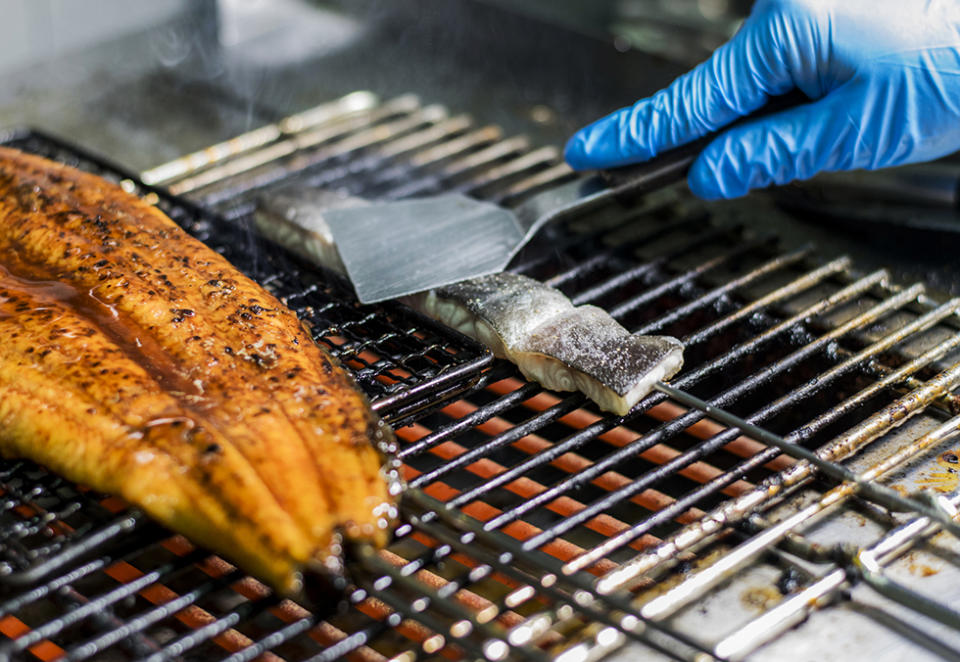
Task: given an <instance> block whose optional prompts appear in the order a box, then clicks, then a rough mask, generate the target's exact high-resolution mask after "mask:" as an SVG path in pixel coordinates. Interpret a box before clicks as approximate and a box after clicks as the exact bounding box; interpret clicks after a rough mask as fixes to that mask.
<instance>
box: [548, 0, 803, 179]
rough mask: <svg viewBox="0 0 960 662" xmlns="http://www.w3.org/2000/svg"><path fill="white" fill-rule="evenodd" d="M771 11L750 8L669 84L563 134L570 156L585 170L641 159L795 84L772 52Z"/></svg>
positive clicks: (691, 137) (713, 127)
mask: <svg viewBox="0 0 960 662" xmlns="http://www.w3.org/2000/svg"><path fill="white" fill-rule="evenodd" d="M769 17H770V15H769V13H763V14H761V15H755V16H751V18H750V19H748V21H747V22H746V23H745V24H744V26H743V27H742V28H741V30H740V31H739V32H738V33H737V34H736V35H735V36H734V37H733V39H731V40H730V41H729V42H727V43H726V44H724V45H723V46H721V47H720V48H719V49H717V50H716V51H715V52H714V53H713V55H712V56H711V57H710V58H709V59H708V60H707V61H706V62H703V63H702V64H700V65H698V66H697V67H695V68H694V69H692V70H691V71H689V72H687V73H686V74H684V75H682V76H680V77H679V78H677V79H676V80H675V81H674V82H673V83H671V84H670V85H669V86H668V87H667V88H665V89H663V90H660V91H659V92H657V93H656V94H654V95H653V96H652V97H649V98H647V99H641V100H640V101H638V102H637V103H635V104H634V105H633V106H630V107H627V108H622V109H620V110H617V111H615V112H613V113H611V114H610V115H607V116H606V117H604V118H602V119H600V120H597V121H596V122H593V123H592V124H590V125H588V126H586V127H584V128H583V129H581V130H580V131H578V132H577V133H576V134H574V136H573V137H572V138H571V139H570V140H569V141H568V142H567V146H566V149H565V151H564V156H565V158H566V160H567V162H568V163H569V164H570V166H571V167H573V168H574V169H577V170H586V169H593V168H610V167H616V166H621V165H627V164H629V163H638V162H640V161H646V160H647V159H650V158H652V157H654V156H656V155H657V154H659V153H661V152H663V151H666V150H669V149H672V148H674V147H678V146H680V145H683V144H685V143H688V142H691V141H693V140H695V139H697V138H700V137H702V136H704V135H706V134H708V133H711V132H713V131H716V130H717V129H719V128H721V127H723V126H726V125H727V124H729V123H730V122H732V121H734V120H736V119H738V118H740V117H742V116H744V115H747V114H749V113H751V112H753V111H754V110H757V109H758V108H760V107H762V106H763V105H764V104H765V103H766V102H767V100H768V99H769V97H771V96H777V95H780V94H784V93H786V92H789V91H790V90H792V89H793V88H794V87H795V84H794V81H793V79H792V77H791V75H790V72H789V69H788V67H787V65H786V64H785V59H786V58H785V57H783V55H782V54H779V53H771V52H770V50H771V44H772V43H780V42H779V40H775V39H772V38H771V33H772V32H773V30H774V22H773V21H771V20H770V18H769ZM781 27H782V26H781Z"/></svg>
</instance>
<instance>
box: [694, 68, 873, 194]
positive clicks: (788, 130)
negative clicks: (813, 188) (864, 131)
mask: <svg viewBox="0 0 960 662" xmlns="http://www.w3.org/2000/svg"><path fill="white" fill-rule="evenodd" d="M862 105H863V102H862V95H858V94H857V93H856V91H855V90H854V89H852V87H851V86H845V87H842V88H839V89H837V90H834V91H833V92H832V93H830V94H828V95H827V96H825V97H823V98H822V99H819V100H817V101H814V102H812V103H808V104H804V105H802V106H799V107H797V108H791V109H790V110H785V111H782V112H779V113H776V114H775V115H770V116H768V117H764V118H761V119H757V120H753V121H749V122H746V123H744V124H741V125H739V126H736V127H734V128H732V129H729V130H727V131H725V132H724V133H723V134H721V135H720V136H719V137H717V138H716V140H714V141H712V142H711V143H710V144H709V145H708V146H707V147H706V148H705V149H704V150H703V152H701V153H700V156H699V157H697V160H696V161H695V162H694V164H693V166H692V167H691V169H690V174H689V175H688V178H687V180H688V183H689V186H690V190H691V191H693V192H694V193H695V194H696V195H697V196H699V197H701V198H704V199H707V200H717V199H721V198H736V197H739V196H742V195H746V193H747V192H749V191H750V190H751V189H756V188H763V187H767V186H771V185H773V184H786V183H788V182H791V181H794V180H797V179H809V178H810V177H813V176H814V175H816V174H817V173H818V172H821V171H824V170H840V169H844V170H846V169H851V168H862V167H867V166H869V165H870V164H871V161H872V158H871V154H872V150H871V149H870V147H869V145H868V144H867V143H865V142H864V141H862V140H861V139H860V135H861V134H860V121H859V120H856V119H854V118H855V117H860V116H862V113H859V112H858V111H856V108H857V107H858V106H862Z"/></svg>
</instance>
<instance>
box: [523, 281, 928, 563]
mask: <svg viewBox="0 0 960 662" xmlns="http://www.w3.org/2000/svg"><path fill="white" fill-rule="evenodd" d="M920 289H921V288H920V287H919V286H917V287H914V288H911V289H909V290H905V291H904V292H902V293H901V294H899V295H897V296H895V297H892V298H891V299H888V300H887V301H885V302H884V303H883V304H881V305H878V306H876V307H874V308H873V309H871V310H870V311H868V312H867V313H864V314H863V315H860V316H859V317H857V318H855V319H853V320H851V321H850V322H848V323H847V324H845V325H843V326H841V327H838V328H837V329H835V330H834V331H832V332H831V333H828V334H826V335H824V336H822V337H821V338H820V339H818V340H817V341H816V342H813V343H810V344H808V345H806V346H804V347H803V348H802V349H799V350H797V351H796V352H794V353H792V354H790V355H789V356H788V357H786V358H784V359H781V360H780V361H778V362H777V363H775V364H773V365H771V366H768V367H767V368H765V369H764V370H763V371H761V372H758V373H757V374H756V376H755V380H754V381H753V382H751V383H750V387H755V386H757V385H761V384H763V383H764V382H766V381H767V380H768V379H770V378H771V377H772V376H773V375H775V374H778V373H779V372H781V371H783V370H787V369H789V368H790V367H792V366H793V365H796V363H798V362H799V361H800V360H801V359H803V358H805V357H806V356H809V355H810V354H812V353H814V352H817V351H819V350H820V349H822V348H823V347H824V346H825V345H826V344H827V343H829V342H830V341H831V340H833V339H834V338H838V337H840V336H842V335H844V334H846V333H847V332H848V331H849V330H851V329H854V328H857V327H860V326H863V325H865V324H868V323H870V322H873V321H875V320H876V319H878V318H879V317H880V316H882V315H883V314H885V313H888V312H889V311H891V310H894V309H897V308H899V307H901V306H903V305H904V304H905V303H907V302H909V301H911V300H913V299H916V297H917V294H918V293H919V291H920ZM744 384H746V383H744ZM658 390H660V391H661V392H662V393H664V394H665V395H667V396H669V397H671V398H672V399H673V400H675V401H677V402H680V403H681V404H685V405H688V406H691V413H689V414H687V415H685V416H682V417H681V418H679V419H677V420H676V421H675V422H671V423H668V424H667V425H665V426H664V427H663V432H662V433H661V434H659V435H658V434H657V432H653V433H651V434H649V435H647V437H645V438H643V440H642V441H641V440H638V443H637V444H636V446H635V447H634V448H633V449H631V450H634V449H645V448H646V447H648V446H649V445H650V444H651V442H652V440H653V439H657V440H659V439H661V438H663V437H664V436H668V435H670V434H671V432H672V431H673V430H677V429H684V428H686V427H689V426H690V425H692V424H693V423H696V422H697V421H699V420H700V419H701V418H703V417H705V416H709V415H710V413H711V410H713V409H715V408H717V407H724V406H726V405H727V404H728V403H731V402H733V401H734V400H735V398H737V397H738V396H739V395H741V393H743V392H744V391H746V390H747V388H746V387H745V386H743V385H741V386H736V387H733V388H731V389H729V390H727V391H724V392H723V393H721V394H720V395H718V396H715V397H714V398H713V399H711V401H710V403H709V408H708V409H703V408H701V407H700V406H692V405H691V400H690V399H687V400H683V399H680V398H679V397H678V394H680V393H681V391H679V390H677V389H675V388H673V387H662V388H661V387H659V386H658ZM683 395H684V398H689V396H687V395H686V394H683ZM696 402H697V403H699V402H701V401H700V400H696ZM721 422H723V423H728V421H726V420H722V421H721ZM741 430H743V429H742V428H741ZM743 432H747V431H746V430H743ZM671 436H672V435H671ZM727 441H729V439H726V438H723V437H715V438H714V440H713V441H712V443H711V442H708V443H707V444H705V445H704V446H702V447H701V448H703V449H704V450H705V451H706V452H711V451H712V450H714V449H716V448H719V447H720V446H722V445H725V444H726V443H727ZM760 441H766V440H764V439H760ZM785 443H787V442H785ZM627 448H629V447H624V449H621V450H620V451H618V452H617V453H614V454H612V455H611V456H609V459H605V460H604V462H601V463H598V464H597V465H595V466H599V465H601V464H603V465H605V467H606V466H610V465H611V464H613V463H614V462H615V461H616V460H614V459H613V458H617V459H619V458H620V457H622V454H623V453H624V451H625V450H626V449H627ZM781 450H783V449H782V448H781ZM634 452H636V451H635V450H634ZM791 454H792V453H791ZM700 457H702V455H701V454H700V453H698V452H692V453H688V454H685V455H681V456H679V457H677V458H676V459H675V460H674V461H673V462H670V463H668V464H665V465H663V466H662V467H660V468H659V469H658V470H657V471H656V472H651V473H650V474H648V476H647V477H645V479H641V480H639V481H635V482H633V483H631V484H630V485H628V486H626V487H624V488H622V489H621V490H618V491H617V492H614V493H612V494H610V495H609V496H607V497H605V498H604V499H601V500H599V501H597V502H595V503H594V504H591V506H590V507H588V508H587V509H585V510H584V511H583V512H581V513H578V514H577V515H575V516H572V517H569V518H567V519H566V520H565V521H563V522H561V523H559V524H558V525H557V526H556V527H554V528H553V529H552V530H551V531H550V532H549V533H544V534H541V535H540V536H538V537H536V538H532V539H530V540H528V541H527V542H526V545H527V546H528V548H534V547H536V546H539V545H540V544H543V543H545V542H546V541H547V540H549V539H550V538H551V537H552V536H555V535H562V534H563V533H565V532H566V531H569V530H570V529H572V528H573V527H575V526H576V525H577V524H579V523H580V522H581V521H582V520H583V518H585V517H589V516H590V515H591V514H593V513H596V512H600V511H603V510H606V509H607V508H609V507H610V506H611V505H612V504H613V503H615V502H616V501H619V500H621V499H623V498H626V497H629V496H632V495H633V494H635V493H636V491H637V490H640V489H643V488H644V487H646V486H648V485H650V484H651V483H653V482H655V481H656V480H658V479H659V478H660V477H661V476H662V475H663V474H667V473H674V472H675V471H676V470H677V469H678V468H679V467H681V466H685V465H687V464H689V463H690V462H693V461H695V460H697V459H699V458H700ZM596 471H598V469H595V468H592V472H591V473H592V474H593V475H595V472H596ZM528 503H529V502H528ZM525 507H526V506H525V505H524V506H521V507H520V508H518V509H517V510H521V509H523V508H525ZM513 515H514V514H513V513H511V514H510V516H511V517H513Z"/></svg>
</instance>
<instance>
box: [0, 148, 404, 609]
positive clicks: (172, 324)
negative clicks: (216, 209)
mask: <svg viewBox="0 0 960 662" xmlns="http://www.w3.org/2000/svg"><path fill="white" fill-rule="evenodd" d="M0 338H2V342H0V453H2V454H3V455H5V456H7V457H22V458H29V459H31V460H34V461H36V462H38V463H40V464H43V465H45V466H47V467H49V468H51V469H52V470H54V471H56V472H58V473H60V474H62V475H64V476H66V477H67V478H69V479H71V480H73V481H75V482H78V483H81V484H84V485H87V486H90V487H92V488H94V489H96V490H99V491H103V492H109V493H113V494H117V495H119V496H121V497H123V498H124V499H126V500H127V501H129V502H130V503H133V504H135V505H136V506H138V507H139V508H141V509H143V510H144V511H145V512H146V513H148V514H149V515H150V516H152V517H153V518H154V519H156V520H157V521H159V522H161V523H162V524H164V525H166V526H167V527H169V528H170V529H172V530H174V531H177V532H180V533H183V534H184V535H186V536H188V537H189V538H190V539H192V540H193V541H195V542H197V543H200V544H202V545H204V546H206V547H208V548H210V549H212V550H214V551H216V552H219V553H222V554H223V555H224V556H226V557H227V558H230V559H232V560H233V561H235V562H236V563H238V564H239V565H240V566H241V567H243V568H244V569H245V570H247V571H248V572H250V573H252V574H253V575H255V576H257V577H259V578H261V579H262V580H264V581H265V582H267V583H269V584H270V585H271V586H273V587H274V588H275V589H276V590H277V591H278V592H280V593H282V594H284V595H288V596H296V595H298V594H299V592H300V591H301V589H302V582H303V575H302V572H303V570H305V569H316V570H319V571H320V572H321V573H325V572H328V571H330V572H337V571H338V570H339V563H340V561H339V557H338V552H339V550H340V544H341V542H342V537H343V536H345V537H346V538H348V539H353V540H368V541H371V542H373V543H374V544H377V545H382V544H384V543H385V542H386V539H387V537H388V530H389V527H390V522H391V520H392V518H393V516H394V515H395V507H394V498H395V495H396V493H397V492H398V485H397V483H396V478H395V476H396V472H395V469H392V470H388V469H384V467H383V457H382V455H381V451H383V450H384V449H385V447H387V446H388V445H389V444H391V443H392V435H391V432H390V431H389V429H388V428H387V427H386V426H385V425H383V424H382V423H381V422H380V421H379V420H378V419H377V417H376V416H375V415H374V414H373V412H372V411H371V410H370V407H369V405H368V403H367V401H366V399H365V397H364V396H363V394H362V393H360V392H359V390H358V389H357V387H356V386H355V384H354V383H353V381H352V380H351V378H350V377H349V376H348V375H347V374H346V373H345V371H344V370H343V369H342V368H341V367H340V366H339V365H338V364H336V363H335V361H334V359H332V358H331V357H330V356H329V355H328V354H327V353H326V352H324V351H323V350H322V349H320V347H318V346H317V345H316V344H315V343H314V342H313V340H312V339H311V338H310V336H309V335H308V334H307V333H306V332H305V331H304V329H303V328H302V327H301V324H300V323H299V321H298V319H297V317H296V316H295V315H294V314H293V313H292V312H291V311H289V310H288V309H287V308H285V307H284V306H283V305H282V304H281V303H280V302H279V301H277V300H276V299H275V298H274V297H272V296H271V295H270V294H269V293H267V292H266V291H264V290H263V289H262V288H260V287H259V286H258V285H257V284H256V283H254V282H253V281H251V280H250V279H248V278H246V277H245V276H243V275H242V274H240V272H238V271H237V269H235V268H234V267H233V266H231V265H230V263H229V262H227V261H226V260H225V259H224V258H223V257H221V256H220V255H218V254H217V253H215V252H214V251H212V250H210V249H209V248H207V247H206V246H205V245H203V244H202V243H201V242H199V241H197V240H195V239H193V238H192V237H190V236H189V235H187V234H186V233H185V232H184V231H183V230H181V229H180V228H179V227H178V226H177V225H176V224H175V223H174V222H173V221H171V220H170V219H169V218H168V217H167V216H165V215H164V214H163V213H162V212H160V211H159V210H158V209H156V208H155V207H153V206H151V205H149V204H146V203H145V202H143V201H141V200H140V199H139V198H137V197H135V196H133V195H130V194H127V193H125V192H124V191H123V190H121V189H120V188H119V187H117V186H115V185H113V184H111V183H109V182H107V181H105V180H103V179H101V178H99V177H96V176H94V175H90V174H87V173H83V172H80V171H78V170H75V169H73V168H69V167H66V166H63V165H60V164H57V163H54V162H51V161H48V160H46V159H42V158H39V157H36V156H32V155H28V154H24V153H21V152H19V151H16V150H11V149H7V148H0Z"/></svg>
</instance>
